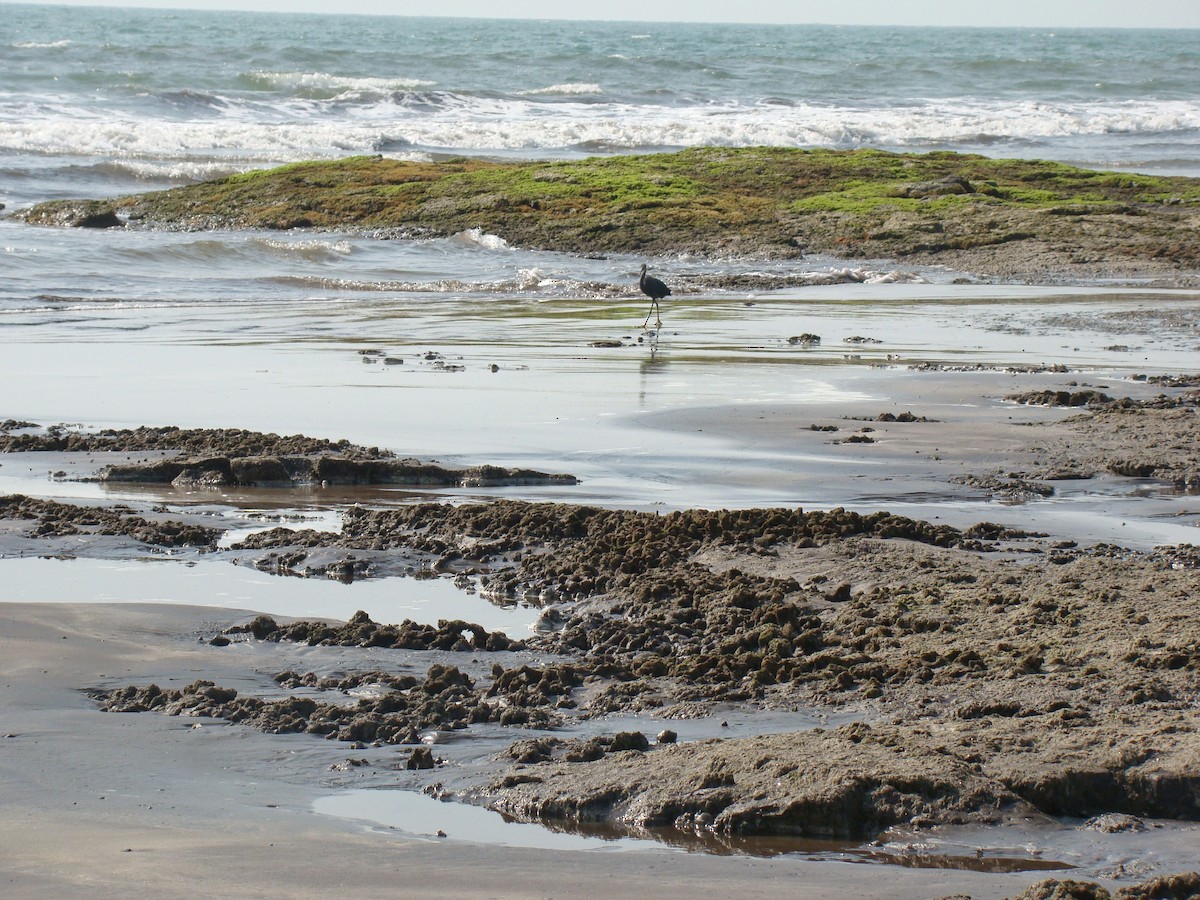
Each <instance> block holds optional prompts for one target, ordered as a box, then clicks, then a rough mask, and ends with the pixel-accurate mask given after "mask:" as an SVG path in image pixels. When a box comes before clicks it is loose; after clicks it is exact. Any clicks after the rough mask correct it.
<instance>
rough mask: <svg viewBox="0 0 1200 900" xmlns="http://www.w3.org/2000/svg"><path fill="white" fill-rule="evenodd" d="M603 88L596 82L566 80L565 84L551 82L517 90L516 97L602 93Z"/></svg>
mask: <svg viewBox="0 0 1200 900" xmlns="http://www.w3.org/2000/svg"><path fill="white" fill-rule="evenodd" d="M603 93H604V88H602V87H601V86H600V85H598V84H590V83H587V82H568V83H567V84H552V85H550V86H549V87H543V88H534V89H533V90H529V91H517V94H516V95H517V96H518V97H541V96H546V95H561V96H564V97H570V96H575V95H578V94H603Z"/></svg>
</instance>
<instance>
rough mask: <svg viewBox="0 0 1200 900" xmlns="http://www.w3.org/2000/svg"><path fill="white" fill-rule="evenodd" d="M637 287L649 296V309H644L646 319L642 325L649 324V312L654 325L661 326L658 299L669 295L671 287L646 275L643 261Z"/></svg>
mask: <svg viewBox="0 0 1200 900" xmlns="http://www.w3.org/2000/svg"><path fill="white" fill-rule="evenodd" d="M638 287H639V288H641V290H642V293H643V294H645V295H646V296H647V297H649V298H650V309H648V310H647V311H646V321H645V322H643V323H642V327H643V328H645V327H646V326H647V325H649V324H650V313H654V327H655V328H662V310H661V309H660V308H659V306H658V301H659V300H661V299H662V298H663V297H670V296H671V289H670V288H669V287H667V286H666V285H665V284H663V283H662V282H661V281H659V280H658V279H657V278H655V277H654V276H653V275H647V274H646V264H645V263H642V274H641V275H640V276H639V278H638Z"/></svg>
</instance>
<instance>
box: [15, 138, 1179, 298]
mask: <svg viewBox="0 0 1200 900" xmlns="http://www.w3.org/2000/svg"><path fill="white" fill-rule="evenodd" d="M85 208H86V210H88V211H90V212H89V213H88V214H87V215H82V214H81V210H83V209H85ZM19 215H20V216H21V217H22V218H23V219H24V220H25V221H27V222H30V223H34V224H40V225H64V224H66V225H72V224H73V225H81V224H86V223H88V222H95V223H98V224H103V223H108V224H111V223H112V222H113V221H114V220H119V221H123V222H128V223H130V224H131V225H148V226H153V227H171V228H181V229H188V230H198V229H212V228H270V229H291V228H339V229H345V228H357V229H362V230H366V231H370V232H373V233H377V234H381V235H398V236H406V237H430V236H441V237H448V236H451V235H454V234H458V233H460V232H463V231H466V230H468V229H482V230H483V231H485V232H487V233H490V234H495V235H498V236H500V237H502V238H503V239H504V240H506V241H507V242H508V243H509V244H511V245H513V246H522V247H528V248H533V249H544V250H555V251H560V252H567V253H577V254H595V253H638V254H642V255H647V254H678V253H684V252H686V253H691V254H694V255H698V256H699V255H707V256H753V257H759V258H764V257H772V258H781V259H790V258H797V257H799V256H801V255H804V254H812V253H820V254H827V255H831V256H836V257H841V258H858V259H900V260H906V261H912V262H921V263H935V264H940V265H948V266H952V267H954V268H957V269H960V270H964V271H974V272H980V273H985V274H991V275H998V276H1001V277H1008V278H1020V279H1023V280H1034V281H1043V282H1053V281H1060V280H1063V279H1065V278H1071V279H1079V278H1096V277H1110V278H1111V277H1124V278H1137V277H1142V278H1162V279H1164V280H1168V281H1170V282H1171V283H1173V284H1176V285H1178V284H1183V283H1196V281H1197V278H1198V273H1200V238H1198V237H1197V235H1198V234H1200V228H1197V224H1198V223H1200V179H1194V178H1183V177H1161V176H1149V175H1132V174H1124V173H1114V172H1094V171H1090V170H1084V169H1077V168H1072V167H1070V166H1065V165H1062V164H1059V163H1052V162H1043V161H1036V160H1002V159H990V158H987V157H983V156H974V155H965V154H955V153H945V152H935V153H925V154H916V153H912V154H898V153H887V152H883V151H879V150H868V149H862V150H850V151H844V150H797V149H791V148H781V147H748V148H725V147H722V148H714V147H704V148H693V149H689V150H683V151H680V152H677V153H662V154H650V155H641V156H633V155H628V156H626V155H621V156H607V157H595V158H591V159H583V160H561V161H544V160H538V161H533V162H528V161H520V162H502V163H497V162H490V161H486V160H482V159H463V158H457V159H454V160H447V161H445V162H440V163H428V162H403V161H398V160H394V159H384V158H382V157H354V158H350V159H345V160H340V161H333V162H328V161H318V162H309V163H295V164H291V165H287V166H283V167H281V168H278V169H274V170H270V171H265V172H247V173H242V174H239V175H233V176H230V177H228V178H224V179H220V180H216V181H210V182H206V183H204V184H197V185H188V186H185V187H180V188H175V189H172V190H168V191H158V192H152V193H144V194H138V195H134V196H129V197H123V198H119V199H117V200H114V201H111V202H108V203H106V204H105V203H100V202H91V201H88V202H86V204H84V203H83V202H81V201H70V200H69V201H54V202H50V203H43V204H39V205H37V206H35V207H33V208H32V209H29V210H26V211H23V212H22V213H20V214H19Z"/></svg>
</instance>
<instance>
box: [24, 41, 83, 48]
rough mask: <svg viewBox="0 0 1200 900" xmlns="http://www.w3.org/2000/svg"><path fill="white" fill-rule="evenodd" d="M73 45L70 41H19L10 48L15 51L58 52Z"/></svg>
mask: <svg viewBox="0 0 1200 900" xmlns="http://www.w3.org/2000/svg"><path fill="white" fill-rule="evenodd" d="M72 43H74V42H73V41H70V40H62V41H19V42H18V43H15V44H12V45H11V46H12V47H13V48H14V49H16V50H60V49H62V48H63V47H70V46H71V44H72Z"/></svg>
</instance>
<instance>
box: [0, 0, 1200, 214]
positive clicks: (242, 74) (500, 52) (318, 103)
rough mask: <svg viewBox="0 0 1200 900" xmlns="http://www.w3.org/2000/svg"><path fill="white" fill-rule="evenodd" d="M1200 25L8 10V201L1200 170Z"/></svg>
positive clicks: (3, 198) (0, 34)
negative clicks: (430, 170)
mask: <svg viewBox="0 0 1200 900" xmlns="http://www.w3.org/2000/svg"><path fill="white" fill-rule="evenodd" d="M1198 84H1200V32H1196V31H1188V30H1099V29H1097V30H1091V29H1071V30H1057V31H1048V30H1030V29H1001V30H996V29H969V28H943V29H937V28H892V27H888V28H866V27H848V26H847V27H830V26H757V25H697V24H657V23H650V24H647V23H601V22H554V21H512V20H464V19H447V18H419V17H399V16H395V17H380V16H323V15H309V14H275V13H235V12H207V11H166V10H132V9H115V8H79V7H55V6H37V5H23V4H9V3H6V4H4V15H3V16H2V17H0V202H4V203H7V204H8V205H9V206H10V207H13V206H20V205H22V204H24V203H28V202H32V201H36V200H40V199H44V198H45V197H46V196H47V195H52V196H59V195H76V194H89V195H90V194H100V193H104V192H106V191H109V190H111V189H112V188H114V187H116V188H120V189H137V188H139V187H158V186H162V185H163V184H170V183H177V182H180V181H187V180H190V179H194V178H198V177H205V176H211V175H216V174H222V173H227V172H230V171H234V170H239V169H244V168H248V167H256V166H263V165H268V164H272V163H282V162H287V161H291V160H296V159H307V158H318V157H339V156H344V155H349V154H355V153H383V154H387V155H392V156H400V157H405V156H413V157H428V156H429V155H432V154H439V153H454V154H461V153H470V154H488V155H501V156H577V155H583V154H594V153H625V152H636V151H652V150H662V149H673V148H681V147H689V146H695V145H722V146H746V145H758V144H770V145H781V146H796V147H861V146H871V147H880V148H885V149H899V150H914V151H920V150H931V149H951V150H961V151H970V152H981V153H986V154H989V155H996V156H1025V157H1028V156H1035V157H1046V158H1053V159H1060V160H1064V161H1069V162H1072V163H1078V164H1080V165H1084V166H1090V167H1102V168H1121V169H1136V170H1140V171H1155V172H1176V173H1190V174H1200V95H1198V94H1197V90H1196V87H1197V85H1198Z"/></svg>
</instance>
